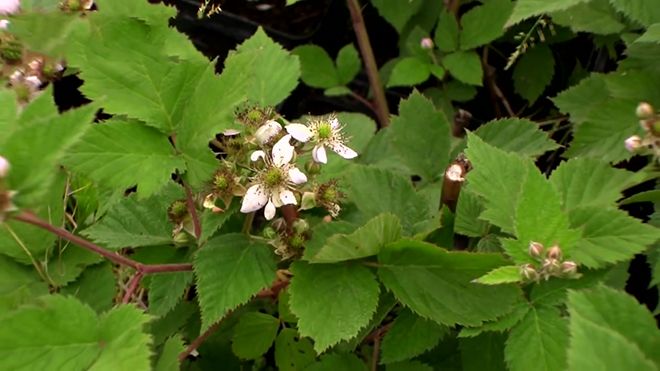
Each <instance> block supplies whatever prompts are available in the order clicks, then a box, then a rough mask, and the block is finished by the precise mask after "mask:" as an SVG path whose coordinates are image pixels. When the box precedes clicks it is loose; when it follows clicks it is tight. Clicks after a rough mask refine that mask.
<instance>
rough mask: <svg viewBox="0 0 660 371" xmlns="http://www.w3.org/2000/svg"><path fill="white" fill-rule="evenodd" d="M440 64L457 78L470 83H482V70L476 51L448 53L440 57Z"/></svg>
mask: <svg viewBox="0 0 660 371" xmlns="http://www.w3.org/2000/svg"><path fill="white" fill-rule="evenodd" d="M442 64H443V65H444V66H445V68H446V69H447V71H449V73H450V74H451V75H452V76H454V77H455V78H456V79H457V80H460V81H462V82H464V83H466V84H470V85H477V86H481V85H482V82H481V81H482V79H483V75H484V72H483V70H482V68H481V59H479V55H478V54H477V53H476V52H474V51H458V52H454V53H451V54H448V55H446V56H445V57H444V58H443V59H442Z"/></svg>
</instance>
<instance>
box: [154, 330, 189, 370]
mask: <svg viewBox="0 0 660 371" xmlns="http://www.w3.org/2000/svg"><path fill="white" fill-rule="evenodd" d="M184 349H185V346H184V344H183V339H181V336H180V335H174V336H172V337H171V338H169V339H167V341H166V342H165V345H163V350H162V351H161V354H160V357H159V358H158V362H157V363H156V366H155V370H156V371H176V370H178V369H179V354H180V353H181V352H183V350H184Z"/></svg>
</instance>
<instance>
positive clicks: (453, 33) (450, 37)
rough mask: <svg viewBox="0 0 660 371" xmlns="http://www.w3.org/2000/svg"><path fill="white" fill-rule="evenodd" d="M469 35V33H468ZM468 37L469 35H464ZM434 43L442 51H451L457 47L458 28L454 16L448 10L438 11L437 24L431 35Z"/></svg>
mask: <svg viewBox="0 0 660 371" xmlns="http://www.w3.org/2000/svg"><path fill="white" fill-rule="evenodd" d="M468 35H469V34H468ZM465 37H469V36H465ZM433 41H434V42H435V45H437V46H438V48H439V49H440V50H442V51H443V52H453V51H455V50H457V49H458V42H459V29H458V23H457V22H456V17H454V15H453V14H451V13H450V12H448V11H443V12H442V13H440V18H439V19H438V26H437V27H436V29H435V34H434V37H433Z"/></svg>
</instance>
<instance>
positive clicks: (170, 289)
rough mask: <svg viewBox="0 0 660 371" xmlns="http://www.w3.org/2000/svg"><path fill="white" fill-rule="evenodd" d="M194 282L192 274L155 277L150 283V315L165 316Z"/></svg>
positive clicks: (173, 273) (171, 274)
mask: <svg viewBox="0 0 660 371" xmlns="http://www.w3.org/2000/svg"><path fill="white" fill-rule="evenodd" d="M192 281H193V275H192V272H171V273H167V274H157V275H153V276H151V278H150V281H149V313H152V314H154V315H156V316H163V315H165V314H166V313H167V312H169V311H170V310H172V309H173V308H174V307H175V306H176V305H177V304H178V303H179V302H180V301H181V299H182V298H183V295H184V293H185V292H186V289H187V288H188V287H189V286H190V284H191V283H192Z"/></svg>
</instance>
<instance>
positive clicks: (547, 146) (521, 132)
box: [474, 118, 559, 157]
mask: <svg viewBox="0 0 660 371" xmlns="http://www.w3.org/2000/svg"><path fill="white" fill-rule="evenodd" d="M474 133H475V134H477V135H478V136H479V137H480V138H481V139H483V141H484V142H486V143H488V144H490V145H491V146H495V147H497V148H499V149H502V150H505V151H507V152H516V153H518V154H520V155H524V156H530V157H536V156H540V155H542V154H544V153H545V152H547V151H552V150H554V149H557V148H559V145H558V144H557V143H556V142H555V141H554V140H552V139H550V138H548V134H546V133H545V132H543V131H542V130H540V129H539V127H538V124H536V123H534V122H532V121H530V120H527V119H518V118H509V119H499V120H494V121H490V122H489V123H487V124H486V125H482V126H480V127H479V128H478V129H477V130H475V132H474Z"/></svg>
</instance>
